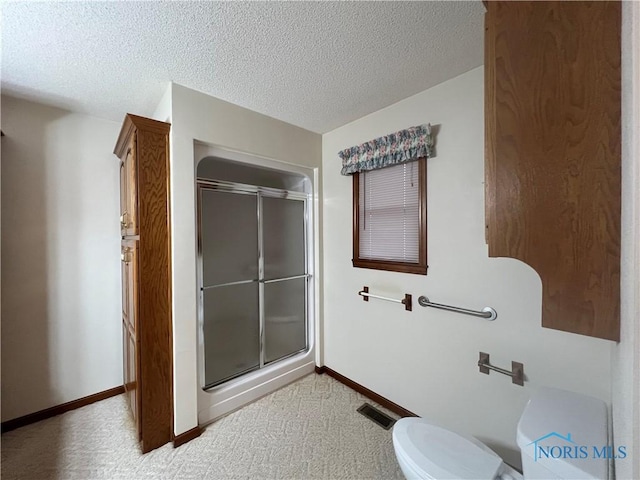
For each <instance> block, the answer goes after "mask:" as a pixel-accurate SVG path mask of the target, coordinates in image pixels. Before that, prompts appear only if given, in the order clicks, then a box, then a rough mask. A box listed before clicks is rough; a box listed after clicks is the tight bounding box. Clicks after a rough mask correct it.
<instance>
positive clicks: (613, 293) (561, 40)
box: [485, 1, 621, 340]
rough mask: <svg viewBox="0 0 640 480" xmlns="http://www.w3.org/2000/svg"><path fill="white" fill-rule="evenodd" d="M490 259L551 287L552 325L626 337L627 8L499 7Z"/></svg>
mask: <svg viewBox="0 0 640 480" xmlns="http://www.w3.org/2000/svg"><path fill="white" fill-rule="evenodd" d="M486 5H487V7H488V12H487V16H486V21H487V25H486V29H485V32H486V38H485V41H486V45H485V55H486V56H487V58H486V59H485V73H486V76H485V88H486V105H485V108H486V112H485V113H486V122H485V128H486V135H487V136H486V143H487V145H486V155H487V159H486V164H485V167H486V173H485V175H486V176H485V181H486V186H487V190H486V196H485V201H486V208H487V218H486V220H487V226H488V235H487V240H488V244H489V256H491V257H512V258H517V259H519V260H522V261H523V262H525V263H527V264H528V265H530V266H531V267H533V268H534V269H535V270H536V272H537V273H538V274H539V275H540V278H541V281H542V325H543V326H544V327H548V328H553V329H557V330H564V331H568V332H573V333H579V334H583V335H589V336H593V337H599V338H605V339H609V340H619V338H620V335H619V333H620V330H619V325H620V324H619V320H620V148H621V147H620V145H621V141H620V138H621V132H620V125H621V118H620V112H621V101H620V81H621V77H620V28H621V27H620V25H621V2H562V1H555V2H507V1H499V2H493V1H491V2H487V3H486Z"/></svg>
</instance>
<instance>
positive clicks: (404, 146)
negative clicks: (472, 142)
mask: <svg viewBox="0 0 640 480" xmlns="http://www.w3.org/2000/svg"><path fill="white" fill-rule="evenodd" d="M338 155H339V156H340V158H341V159H342V171H341V172H340V173H342V175H351V174H353V173H356V172H362V171H365V170H375V169H377V168H384V167H390V166H392V165H397V164H399V163H405V162H410V161H412V160H417V159H418V158H421V157H427V158H430V157H432V156H433V138H432V137H431V125H419V126H417V127H411V128H407V129H406V130H400V131H399V132H396V133H391V134H389V135H385V136H384V137H380V138H376V139H374V140H370V141H368V142H366V143H363V144H362V145H356V146H354V147H350V148H345V149H344V150H342V151H341V152H338Z"/></svg>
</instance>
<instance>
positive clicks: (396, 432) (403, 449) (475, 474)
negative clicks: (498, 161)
mask: <svg viewBox="0 0 640 480" xmlns="http://www.w3.org/2000/svg"><path fill="white" fill-rule="evenodd" d="M393 446H394V448H395V450H396V455H398V457H399V458H401V459H402V461H404V462H405V464H406V465H408V466H410V468H411V469H412V470H413V472H414V473H415V474H416V477H418V478H424V479H437V480H441V479H448V478H451V479H453V478H456V479H475V480H493V479H494V478H496V477H497V476H498V473H499V471H500V467H502V465H503V462H502V459H501V458H500V457H499V456H498V455H497V454H496V453H495V452H493V451H492V450H491V449H490V448H489V447H487V446H486V445H484V444H483V443H482V442H480V441H479V440H477V439H475V438H473V437H470V436H464V435H460V434H458V433H454V432H451V431H449V430H446V429H444V428H442V427H438V426H436V425H432V424H431V423H429V422H428V421H427V420H424V419H422V418H402V419H400V420H398V421H397V422H396V424H395V425H394V427H393Z"/></svg>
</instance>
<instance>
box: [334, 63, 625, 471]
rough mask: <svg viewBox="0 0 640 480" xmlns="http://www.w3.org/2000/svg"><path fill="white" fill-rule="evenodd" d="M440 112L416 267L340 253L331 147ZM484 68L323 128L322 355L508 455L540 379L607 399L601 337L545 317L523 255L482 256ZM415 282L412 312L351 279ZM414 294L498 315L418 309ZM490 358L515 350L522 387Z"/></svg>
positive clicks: (345, 181)
mask: <svg viewBox="0 0 640 480" xmlns="http://www.w3.org/2000/svg"><path fill="white" fill-rule="evenodd" d="M427 122H430V123H432V124H434V125H440V131H439V133H438V135H437V139H436V142H437V143H436V149H437V156H436V157H435V158H432V159H429V160H428V161H427V165H428V167H427V175H428V179H427V199H428V207H427V212H428V213H427V218H428V264H429V273H428V275H427V276H420V275H410V274H402V273H393V272H382V271H376V270H367V269H360V268H353V267H352V266H351V258H352V252H351V228H352V227H351V225H352V223H351V222H352V218H351V178H349V177H345V176H341V175H340V173H339V172H340V160H339V157H338V155H337V153H338V151H339V150H341V149H343V148H345V147H349V146H352V145H355V144H358V143H361V142H364V141H367V140H370V139H372V138H375V137H378V136H381V135H384V134H387V133H389V132H394V131H397V130H399V129H402V128H406V127H409V126H412V125H419V124H422V123H427ZM483 122H484V109H483V69H482V67H480V68H477V69H475V70H472V71H470V72H468V73H465V74H463V75H461V76H459V77H456V78H454V79H452V80H449V81H447V82H445V83H442V84H440V85H438V86H436V87H433V88H431V89H429V90H426V91H424V92H422V93H419V94H417V95H415V96H413V97H410V98H408V99H405V100H403V101H401V102H399V103H396V104H394V105H392V106H390V107H388V108H385V109H383V110H380V111H378V112H375V113H373V114H371V115H368V116H366V117H364V118H362V119H360V120H357V121H355V122H353V123H350V124H348V125H345V126H343V127H341V128H338V129H336V130H334V131H332V132H329V133H327V134H325V135H323V142H322V152H323V153H322V156H323V180H324V182H323V197H324V212H323V213H324V222H323V235H324V279H325V280H324V355H325V358H324V361H325V364H326V365H327V366H328V367H330V368H332V369H334V370H336V371H338V372H339V373H341V374H343V375H345V376H347V377H349V378H351V379H352V380H355V381H356V382H358V383H360V384H362V385H364V386H366V387H367V388H370V389H371V390H373V391H375V392H377V393H379V394H381V395H383V396H384V397H387V398H389V399H390V400H392V401H394V402H396V403H398V404H400V405H402V406H403V407H405V408H407V409H409V410H411V411H413V412H415V413H417V414H419V415H421V416H423V417H426V418H429V419H431V420H433V421H436V422H439V423H441V424H443V425H444V426H446V427H449V428H453V429H457V430H460V431H466V432H468V433H471V434H473V435H476V436H477V437H478V438H480V439H481V440H483V441H486V442H487V443H488V444H489V445H490V446H492V447H494V448H495V449H496V451H497V452H498V453H500V454H502V455H503V456H504V458H505V459H506V460H508V461H510V462H511V463H514V464H516V465H519V463H520V461H519V453H518V448H517V445H516V442H515V434H516V424H517V421H518V418H519V416H520V414H521V413H522V409H523V408H524V405H525V403H526V401H527V399H528V397H529V394H530V392H531V391H533V390H534V389H535V388H537V387H539V386H542V385H549V386H555V387H560V388H565V389H568V390H573V391H576V392H582V393H585V394H590V395H593V396H596V397H599V398H601V399H603V400H605V401H607V402H609V401H610V381H609V376H610V363H611V362H610V355H611V349H612V345H613V344H612V342H608V341H606V340H599V339H594V338H589V337H584V336H580V335H575V334H571V333H565V332H560V331H555V330H550V329H543V328H542V327H541V325H540V322H541V283H540V279H539V277H538V275H537V274H536V273H535V271H534V270H532V269H531V268H530V267H528V266H527V265H525V264H524V263H521V262H519V261H517V260H512V259H503V258H499V259H490V258H488V255H487V246H486V244H485V240H484V190H483V177H484V138H483V136H484V123H483ZM364 285H367V286H369V289H370V292H372V293H377V294H381V295H388V296H393V297H401V296H402V295H403V294H404V293H405V292H406V293H410V294H412V295H413V298H414V302H415V303H414V304H415V305H416V306H415V307H414V311H413V312H405V311H404V310H403V309H402V308H401V307H400V306H398V305H397V304H393V303H388V302H382V301H376V300H372V301H370V302H368V303H367V302H363V301H362V300H361V298H360V297H359V296H358V295H357V292H358V291H359V290H360V289H361V288H362V287H363V286H364ZM419 295H427V296H428V297H429V298H430V299H431V300H432V301H434V302H438V303H445V304H450V305H457V306H462V307H467V308H472V309H482V307H484V306H487V305H488V306H492V307H494V308H495V309H496V310H497V312H498V319H497V320H496V321H494V322H487V321H485V320H481V319H478V318H474V317H469V316H464V315H459V314H455V313H451V312H444V311H439V310H435V309H426V308H422V307H419V306H418V305H417V298H418V296H419ZM480 351H483V352H487V353H489V354H490V355H491V362H492V363H494V364H495V365H498V366H502V367H505V368H510V366H511V361H512V360H515V361H519V362H522V363H524V371H525V375H526V383H525V386H524V387H520V386H517V385H513V384H511V381H510V379H509V378H508V377H505V376H503V375H499V374H496V373H491V375H488V376H487V375H484V374H480V373H479V372H478V367H477V366H476V363H477V361H478V352H480Z"/></svg>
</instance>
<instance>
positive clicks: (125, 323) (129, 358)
mask: <svg viewBox="0 0 640 480" xmlns="http://www.w3.org/2000/svg"><path fill="white" fill-rule="evenodd" d="M121 260H122V337H123V345H122V348H123V361H124V372H123V373H124V384H125V385H124V386H125V392H126V396H127V401H128V402H129V406H130V407H131V411H132V413H133V417H134V421H135V422H136V425H137V426H138V434H140V417H141V415H140V375H139V362H138V351H139V348H138V347H139V339H138V330H139V329H138V241H137V240H123V241H122V253H121Z"/></svg>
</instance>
